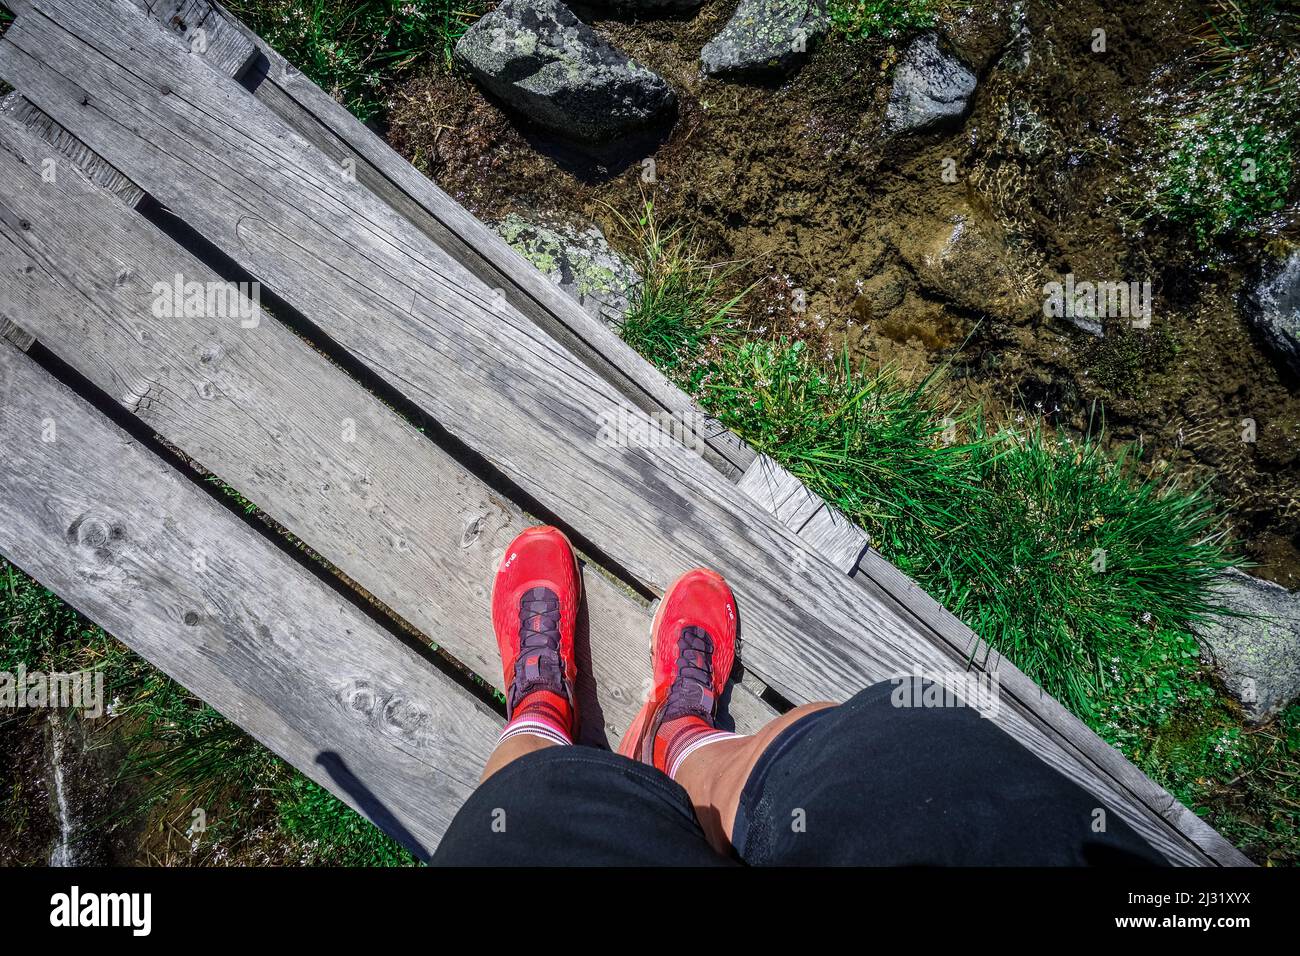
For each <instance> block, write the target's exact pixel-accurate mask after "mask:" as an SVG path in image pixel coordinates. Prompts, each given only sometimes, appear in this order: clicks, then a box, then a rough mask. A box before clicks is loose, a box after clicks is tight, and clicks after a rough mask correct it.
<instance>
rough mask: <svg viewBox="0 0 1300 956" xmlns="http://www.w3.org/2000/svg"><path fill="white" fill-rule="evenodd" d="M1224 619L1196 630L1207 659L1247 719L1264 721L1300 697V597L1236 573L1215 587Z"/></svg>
mask: <svg viewBox="0 0 1300 956" xmlns="http://www.w3.org/2000/svg"><path fill="white" fill-rule="evenodd" d="M1216 591H1217V592H1218V598H1219V600H1220V601H1221V602H1222V604H1223V606H1224V608H1226V609H1227V610H1229V611H1231V612H1233V613H1234V614H1235V615H1243V616H1240V617H1237V616H1226V615H1225V616H1221V617H1217V618H1215V619H1213V620H1212V621H1210V622H1209V623H1207V624H1203V625H1200V626H1198V627H1197V629H1196V630H1197V634H1198V636H1199V637H1200V638H1201V642H1202V647H1203V649H1204V653H1205V657H1206V659H1207V661H1209V662H1210V663H1212V664H1213V666H1214V668H1215V669H1216V670H1217V671H1218V673H1219V677H1220V678H1221V679H1222V680H1223V684H1224V686H1225V687H1226V688H1227V689H1228V691H1229V692H1230V693H1231V694H1232V695H1233V696H1234V697H1236V698H1237V699H1238V700H1239V701H1241V706H1242V710H1243V711H1244V712H1245V714H1246V717H1247V719H1248V720H1250V721H1252V722H1255V723H1261V722H1263V721H1265V720H1268V719H1269V718H1270V717H1272V716H1273V715H1274V714H1276V713H1277V712H1278V711H1279V710H1281V709H1282V708H1283V707H1285V706H1287V704H1289V703H1291V702H1292V701H1293V700H1295V699H1296V698H1297V697H1300V594H1297V593H1294V592H1291V591H1288V590H1287V589H1286V588H1284V587H1281V586H1280V585H1277V584H1273V583H1271V582H1269V581H1262V580H1260V579H1258V578H1253V577H1251V576H1250V575H1248V574H1243V573H1242V572H1240V571H1237V570H1230V571H1227V572H1225V573H1224V574H1223V575H1222V576H1221V577H1220V578H1219V581H1218V583H1217V585H1216Z"/></svg>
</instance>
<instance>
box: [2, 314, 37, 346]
mask: <svg viewBox="0 0 1300 956" xmlns="http://www.w3.org/2000/svg"><path fill="white" fill-rule="evenodd" d="M0 339H4V340H5V341H6V342H8V343H10V344H11V345H13V346H14V347H15V348H18V349H20V350H22V351H24V352H26V351H27V350H28V349H29V348H31V347H32V345H33V344H34V343H35V342H36V338H35V336H33V335H32V334H31V333H30V332H28V331H27V330H26V329H23V328H20V327H19V326H17V325H14V323H12V322H10V321H9V320H8V319H5V318H0Z"/></svg>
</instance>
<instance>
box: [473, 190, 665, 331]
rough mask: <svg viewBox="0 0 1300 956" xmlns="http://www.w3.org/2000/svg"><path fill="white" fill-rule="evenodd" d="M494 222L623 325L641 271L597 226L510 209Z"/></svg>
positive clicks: (580, 297) (588, 305)
mask: <svg viewBox="0 0 1300 956" xmlns="http://www.w3.org/2000/svg"><path fill="white" fill-rule="evenodd" d="M492 228H493V229H495V230H496V232H497V234H498V235H500V236H501V238H503V239H505V241H506V242H508V243H509V244H510V246H511V247H512V248H513V249H514V250H515V251H516V252H518V253H519V254H520V255H521V256H523V257H524V258H525V259H527V260H528V261H529V262H531V263H532V264H533V265H535V266H536V267H537V268H538V269H539V270H541V271H542V272H543V273H544V274H545V275H546V277H547V278H548V279H550V280H551V281H552V282H553V283H555V284H556V285H557V286H559V287H560V289H561V291H563V292H564V293H565V294H567V295H568V296H569V297H570V298H572V299H574V300H575V301H576V302H577V303H578V304H579V305H580V306H582V307H583V308H584V309H586V310H587V312H588V313H589V314H591V315H593V316H595V317H596V318H598V319H600V320H601V321H602V322H604V323H606V324H607V325H610V326H612V327H618V326H620V325H622V323H623V320H624V319H625V318H626V317H627V314H628V312H629V311H630V310H631V308H632V306H633V304H634V302H635V299H636V296H637V291H638V289H639V287H640V285H641V276H640V274H639V273H638V272H637V271H636V268H635V267H634V266H633V265H632V264H631V263H630V262H628V261H627V260H626V259H624V258H623V257H622V256H620V255H619V254H618V253H617V252H615V251H614V250H613V249H612V248H611V247H610V245H609V242H608V241H607V240H606V239H605V234H604V233H603V232H601V231H600V227H599V226H596V225H589V226H575V225H572V224H570V223H568V222H562V221H559V220H556V219H552V218H549V217H545V216H536V217H530V218H525V217H523V216H520V215H518V214H517V213H511V214H509V215H508V216H506V217H505V218H504V219H502V220H501V221H499V222H496V223H493V224H492Z"/></svg>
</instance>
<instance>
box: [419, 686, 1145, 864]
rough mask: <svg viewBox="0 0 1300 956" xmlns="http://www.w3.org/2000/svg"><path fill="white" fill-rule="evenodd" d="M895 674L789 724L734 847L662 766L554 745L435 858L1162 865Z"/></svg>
mask: <svg viewBox="0 0 1300 956" xmlns="http://www.w3.org/2000/svg"><path fill="white" fill-rule="evenodd" d="M896 686H897V685H896V684H895V683H894V682H886V683H882V684H877V685H875V686H874V687H869V688H867V689H866V690H864V691H862V692H861V693H860V694H858V695H857V696H856V697H854V698H853V699H852V700H850V701H849V702H848V703H846V704H844V705H842V706H840V707H834V708H829V709H826V710H822V711H816V712H814V713H812V714H810V715H809V716H807V717H805V718H804V719H802V720H800V721H797V722H796V723H794V724H792V725H791V726H790V727H789V728H787V729H786V730H785V731H784V732H783V733H782V734H781V735H780V736H779V737H777V738H776V739H775V740H774V741H773V742H772V744H771V745H770V746H769V747H768V748H767V750H766V751H764V753H763V755H762V757H760V758H759V761H758V763H757V765H756V766H755V767H754V770H753V772H752V773H751V774H750V777H749V780H748V781H747V783H746V784H745V789H744V792H743V794H742V796H741V800H740V808H739V810H738V812H737V814H736V823H735V828H734V833H733V842H734V844H735V856H734V857H731V858H728V857H724V856H722V855H721V854H719V853H717V852H715V851H714V850H713V849H712V848H711V847H710V846H709V844H708V842H707V840H706V839H705V837H704V833H703V831H702V830H701V829H700V825H699V822H698V821H697V820H696V817H695V812H694V810H693V809H692V806H691V802H690V800H689V799H688V797H687V795H686V791H685V790H683V789H682V788H681V787H680V786H679V785H678V784H676V783H674V782H673V781H672V780H670V779H669V778H668V777H667V776H666V775H665V774H663V773H660V772H659V771H657V770H655V769H653V768H651V767H647V766H645V765H644V764H640V763H636V762H635V761H632V760H628V759H627V758H625V757H620V756H618V755H617V754H612V753H609V752H608V751H604V750H595V749H592V748H589V747H549V748H546V749H544V750H540V751H537V752H534V753H530V754H527V755H526V756H524V757H521V758H520V759H518V760H516V761H514V762H513V763H511V764H509V765H508V766H506V767H505V768H503V769H502V770H500V771H499V772H497V773H496V774H494V775H493V776H492V777H490V778H489V779H488V780H487V781H486V782H484V783H483V784H482V785H481V786H480V787H479V788H478V789H477V790H476V791H474V793H473V794H472V795H471V796H470V798H469V800H468V801H466V803H465V805H464V806H463V807H462V808H461V810H460V812H459V813H458V814H457V815H456V818H455V820H453V821H452V824H451V827H450V828H449V829H448V831H447V833H446V835H445V836H444V837H443V840H442V843H441V845H440V846H439V847H438V850H437V852H436V853H434V856H433V863H435V864H442V865H449V866H473V865H491V866H529V865H561V866H563V865H588V866H600V865H612V866H641V865H667V866H696V865H701V866H718V865H728V864H735V863H746V864H751V865H846V864H847V865H872V866H969V865H984V866H987V865H1024V866H1031V865H1037V866H1042V865H1062V866H1082V865H1100V864H1128V865H1135V864H1136V865H1163V863H1164V860H1163V859H1162V858H1161V857H1160V855H1159V854H1157V853H1156V852H1155V851H1154V850H1153V849H1152V848H1151V847H1150V846H1149V845H1148V844H1147V843H1146V842H1145V841H1144V840H1143V839H1142V838H1141V837H1139V836H1138V835H1137V834H1136V833H1134V832H1133V830H1132V829H1131V828H1130V827H1129V826H1128V825H1127V824H1125V823H1124V822H1123V821H1122V820H1120V819H1119V817H1118V816H1116V815H1115V814H1114V813H1113V812H1111V811H1110V810H1109V809H1108V808H1107V807H1105V806H1104V805H1103V804H1102V803H1101V801H1100V800H1099V799H1098V798H1096V797H1094V796H1092V795H1091V794H1089V793H1088V792H1087V791H1085V790H1084V789H1082V788H1081V787H1079V786H1078V785H1077V784H1075V783H1073V782H1072V781H1070V780H1068V779H1066V778H1065V777H1064V776H1062V775H1061V774H1060V773H1058V772H1057V771H1056V770H1053V769H1052V768H1051V767H1049V766H1047V764H1045V763H1043V762H1042V761H1041V760H1039V759H1038V758H1037V757H1035V756H1034V755H1033V754H1031V753H1030V752H1029V751H1028V750H1026V749H1025V748H1024V747H1022V746H1021V745H1020V744H1019V743H1017V742H1016V741H1015V740H1013V739H1012V738H1011V737H1009V736H1007V734H1005V733H1004V732H1003V731H1002V730H1000V729H999V728H998V727H996V726H995V725H994V724H993V723H992V722H990V721H989V720H987V719H985V718H982V717H980V716H979V715H978V713H977V712H976V711H974V710H972V709H970V708H967V707H899V706H895V705H894V703H893V702H892V701H891V695H892V694H893V693H894V691H895V689H896Z"/></svg>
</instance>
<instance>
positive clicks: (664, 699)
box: [618, 568, 736, 770]
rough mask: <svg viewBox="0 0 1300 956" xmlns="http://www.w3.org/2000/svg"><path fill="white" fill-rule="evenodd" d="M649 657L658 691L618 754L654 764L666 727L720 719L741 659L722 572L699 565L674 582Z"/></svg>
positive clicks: (731, 599) (652, 636) (733, 606)
mask: <svg viewBox="0 0 1300 956" xmlns="http://www.w3.org/2000/svg"><path fill="white" fill-rule="evenodd" d="M650 656H651V661H652V666H653V669H654V686H653V690H652V691H651V693H650V699H649V700H648V701H647V702H646V705H645V706H644V707H643V708H642V709H641V713H640V714H638V715H637V718H636V720H635V721H633V722H632V726H631V727H629V728H628V730H627V733H625V734H624V735H623V742H622V744H621V745H620V746H619V750H618V752H619V753H621V754H622V755H623V756H625V757H631V758H633V759H634V760H640V761H641V762H642V763H648V764H650V765H652V766H655V765H657V764H656V760H655V756H656V755H655V739H656V736H657V735H658V733H659V728H660V727H661V726H662V725H664V724H666V723H668V722H669V721H678V720H680V719H681V718H684V717H690V718H698V719H699V720H702V721H704V723H705V724H707V725H708V726H709V727H712V726H713V724H714V720H715V719H716V716H717V705H718V698H719V697H721V696H722V691H723V689H724V688H725V687H726V686H727V678H728V677H730V676H731V665H732V663H733V662H734V661H735V659H736V599H735V597H733V596H732V593H731V588H729V587H727V582H726V581H724V580H723V579H722V575H720V574H718V573H717V572H714V571H708V570H705V569H704V568H696V569H695V570H693V571H687V572H686V573H685V574H683V575H682V576H681V577H680V578H678V579H677V580H676V581H675V582H673V585H672V587H670V588H669V589H668V593H666V594H665V595H664V599H663V601H662V602H661V603H660V605H659V610H658V612H657V613H656V614H655V619H654V624H653V625H652V627H651V631H650ZM728 736H729V735H728ZM659 749H660V750H662V749H663V747H662V746H661V747H660V748H659ZM662 756H663V755H662V754H660V757H662ZM659 769H661V770H663V769H665V768H664V767H660V768H659Z"/></svg>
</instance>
